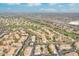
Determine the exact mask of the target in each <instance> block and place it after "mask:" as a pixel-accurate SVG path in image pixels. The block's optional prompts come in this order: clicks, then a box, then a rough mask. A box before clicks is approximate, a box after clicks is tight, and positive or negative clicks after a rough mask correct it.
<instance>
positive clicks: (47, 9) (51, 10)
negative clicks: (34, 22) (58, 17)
mask: <svg viewBox="0 0 79 59" xmlns="http://www.w3.org/2000/svg"><path fill="white" fill-rule="evenodd" d="M40 11H41V12H58V10H57V9H55V8H46V9H44V8H42V9H41V10H40Z"/></svg>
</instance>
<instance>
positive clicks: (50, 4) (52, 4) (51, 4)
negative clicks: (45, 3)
mask: <svg viewBox="0 0 79 59" xmlns="http://www.w3.org/2000/svg"><path fill="white" fill-rule="evenodd" d="M54 5H57V3H49V6H54Z"/></svg>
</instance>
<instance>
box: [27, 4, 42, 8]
mask: <svg viewBox="0 0 79 59" xmlns="http://www.w3.org/2000/svg"><path fill="white" fill-rule="evenodd" d="M27 5H28V6H31V7H32V6H41V3H28V4H27Z"/></svg>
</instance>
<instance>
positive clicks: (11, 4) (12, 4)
mask: <svg viewBox="0 0 79 59" xmlns="http://www.w3.org/2000/svg"><path fill="white" fill-rule="evenodd" d="M7 5H21V3H7Z"/></svg>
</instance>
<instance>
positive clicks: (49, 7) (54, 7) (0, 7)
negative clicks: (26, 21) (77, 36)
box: [0, 3, 79, 12]
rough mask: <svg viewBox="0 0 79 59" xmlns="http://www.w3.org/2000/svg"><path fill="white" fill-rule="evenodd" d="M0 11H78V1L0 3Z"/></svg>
mask: <svg viewBox="0 0 79 59" xmlns="http://www.w3.org/2000/svg"><path fill="white" fill-rule="evenodd" d="M0 12H79V3H0Z"/></svg>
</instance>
